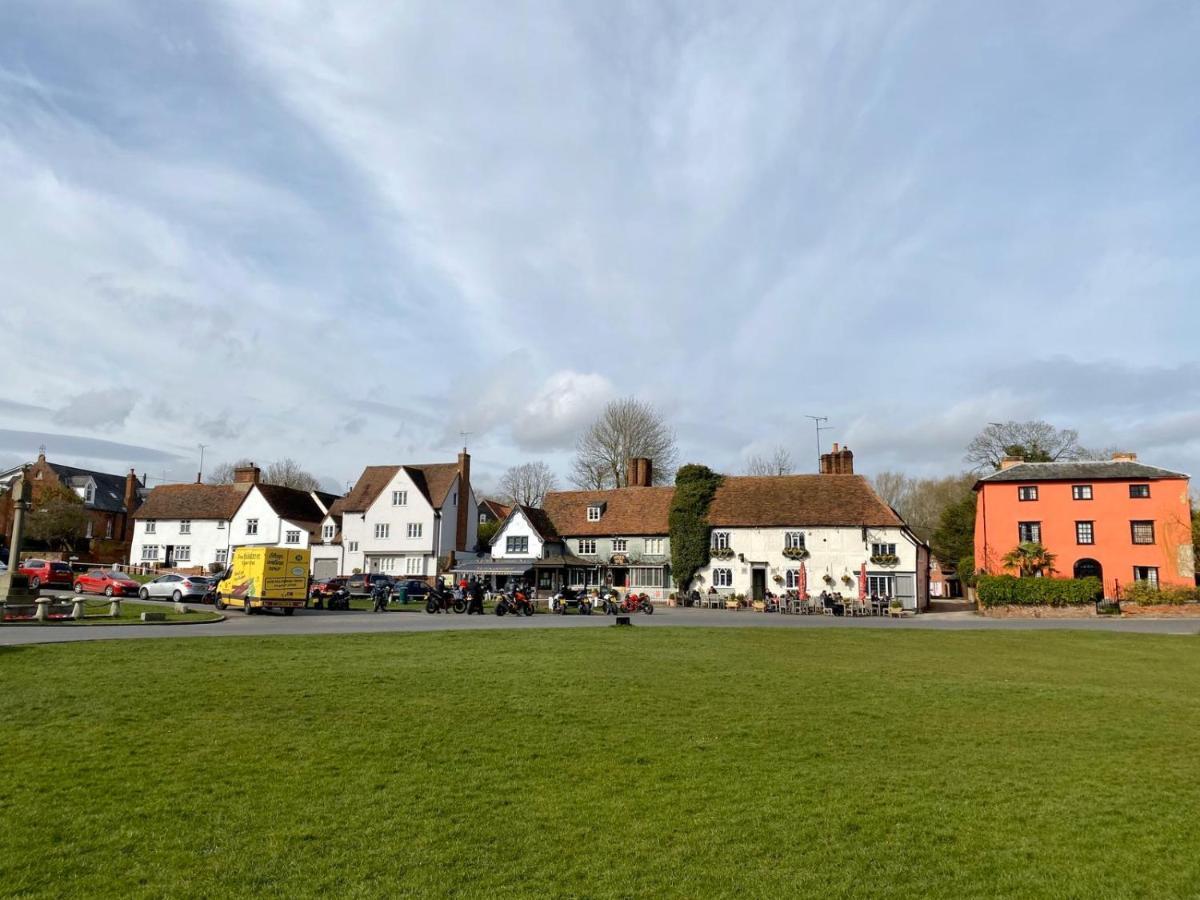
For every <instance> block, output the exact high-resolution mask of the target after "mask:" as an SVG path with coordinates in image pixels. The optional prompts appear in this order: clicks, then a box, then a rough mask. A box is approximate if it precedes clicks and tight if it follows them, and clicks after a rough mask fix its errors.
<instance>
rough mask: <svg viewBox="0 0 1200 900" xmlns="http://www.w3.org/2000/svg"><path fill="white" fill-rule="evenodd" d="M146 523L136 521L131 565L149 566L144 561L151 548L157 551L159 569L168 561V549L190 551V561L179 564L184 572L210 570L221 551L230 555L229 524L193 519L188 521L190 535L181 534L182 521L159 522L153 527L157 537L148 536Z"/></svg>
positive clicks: (156, 521) (143, 520)
mask: <svg viewBox="0 0 1200 900" xmlns="http://www.w3.org/2000/svg"><path fill="white" fill-rule="evenodd" d="M147 521H148V520H146V519H134V522H133V545H132V548H131V549H130V553H129V563H130V565H135V566H140V565H145V564H147V563H146V561H145V560H143V558H142V557H143V552H142V550H143V548H144V547H146V546H148V545H150V546H155V547H158V559H157V562H158V564H159V565H162V564H163V563H164V561H165V558H166V548H167V546H168V545H171V546H176V547H179V546H184V547H188V548H190V551H191V552H190V556H191V561H190V562H187V563H183V562H181V563H179V566H180V567H181V568H188V567H191V566H208V565H209V563H214V562H217V551H218V550H224V551H226V552H227V553H228V551H229V547H230V543H229V536H230V528H229V523H228V522H226V521H224V520H219V519H191V520H189V527H190V531H191V533H190V534H185V533H183V532H182V531H181V525H180V520H179V519H156V520H154V526H153V527H154V533H152V534H147V532H146V523H147Z"/></svg>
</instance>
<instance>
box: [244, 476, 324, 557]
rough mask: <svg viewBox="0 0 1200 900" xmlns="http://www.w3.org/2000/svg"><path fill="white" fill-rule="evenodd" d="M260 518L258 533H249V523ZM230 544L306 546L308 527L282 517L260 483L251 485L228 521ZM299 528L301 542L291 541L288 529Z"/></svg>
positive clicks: (297, 529) (307, 543)
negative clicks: (260, 486)
mask: <svg viewBox="0 0 1200 900" xmlns="http://www.w3.org/2000/svg"><path fill="white" fill-rule="evenodd" d="M254 519H257V520H258V533H257V534H249V533H248V530H247V526H248V523H249V522H250V521H252V520H254ZM229 530H230V538H229V544H230V546H231V547H307V546H308V545H309V533H308V530H307V529H306V528H305V527H304V526H303V525H300V524H298V523H296V522H289V521H288V520H286V519H281V518H280V517H279V515H278V514H277V513H276V512H275V510H274V509H272V508H271V504H270V503H268V502H267V498H266V497H264V496H263V495H262V492H261V491H260V490H259V489H258V487H257V486H255V487H252V488H251V489H250V490H249V492H248V493H247V494H246V498H245V499H244V500H243V501H242V505H241V506H239V507H238V510H237V512H236V513H234V514H233V519H232V520H231V521H230V523H229ZM289 531H299V532H300V540H299V543H294V544H293V543H288V542H287V540H286V535H287V532H289Z"/></svg>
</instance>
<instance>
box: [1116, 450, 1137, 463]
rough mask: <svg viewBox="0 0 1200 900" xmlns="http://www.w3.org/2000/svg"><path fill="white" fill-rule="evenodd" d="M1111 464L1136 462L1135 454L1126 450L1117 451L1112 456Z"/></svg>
mask: <svg viewBox="0 0 1200 900" xmlns="http://www.w3.org/2000/svg"><path fill="white" fill-rule="evenodd" d="M1112 458H1113V462H1137V454H1136V453H1130V452H1129V451H1127V450H1118V451H1117V452H1116V453H1114V454H1113V455H1112Z"/></svg>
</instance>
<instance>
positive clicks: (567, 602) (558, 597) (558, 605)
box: [550, 587, 592, 616]
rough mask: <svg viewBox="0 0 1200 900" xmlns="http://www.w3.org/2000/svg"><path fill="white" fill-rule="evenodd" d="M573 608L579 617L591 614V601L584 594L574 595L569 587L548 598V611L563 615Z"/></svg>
mask: <svg viewBox="0 0 1200 900" xmlns="http://www.w3.org/2000/svg"><path fill="white" fill-rule="evenodd" d="M571 607H574V608H575V609H576V610H577V611H578V612H579V614H580V615H581V616H590V615H591V614H592V600H591V598H590V597H588V595H587V594H586V593H584V592H581V593H576V592H575V591H573V590H571V589H570V588H569V587H564V588H562V589H561V590H559V591H557V592H555V593H554V594H552V595H551V597H550V611H551V612H555V613H558V614H559V615H560V616H561V615H565V614H566V612H567V610H568V609H570V608H571Z"/></svg>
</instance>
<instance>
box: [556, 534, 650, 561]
mask: <svg viewBox="0 0 1200 900" xmlns="http://www.w3.org/2000/svg"><path fill="white" fill-rule="evenodd" d="M650 537H653V538H654V539H659V538H661V540H662V544H663V552H662V553H661V554H657V553H656V554H654V555H650V554H648V553H647V552H646V541H647V540H649V539H650ZM581 540H591V538H577V537H573V538H568V539H567V546H568V547H569V548H570V550H571V552H572V553H574V554H575V555H576V556H582V557H583V558H584V559H595V560H596V561H597V562H601V563H604V564H605V565H607V564H608V561H609V559H611V558H612V555H613V553H615V552H616V551H614V550H613V541H614V540H624V541H625V542H626V550H625V551H624V552H625V553H626V555H627V556H629V558H630V559H632V560H636V562H634V563H632V564H633V565H646V566H654V565H665V564H667V563H669V562H670V561H671V539H670V538H668V537H666V536H665V535H653V536H649V537H648V536H645V535H637V536H634V537H622V536H618V537H616V538H612V537H601V538H596V539H595V541H596V552H595V553H594V554H591V553H581V552H580V550H579V542H580V541H581Z"/></svg>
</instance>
